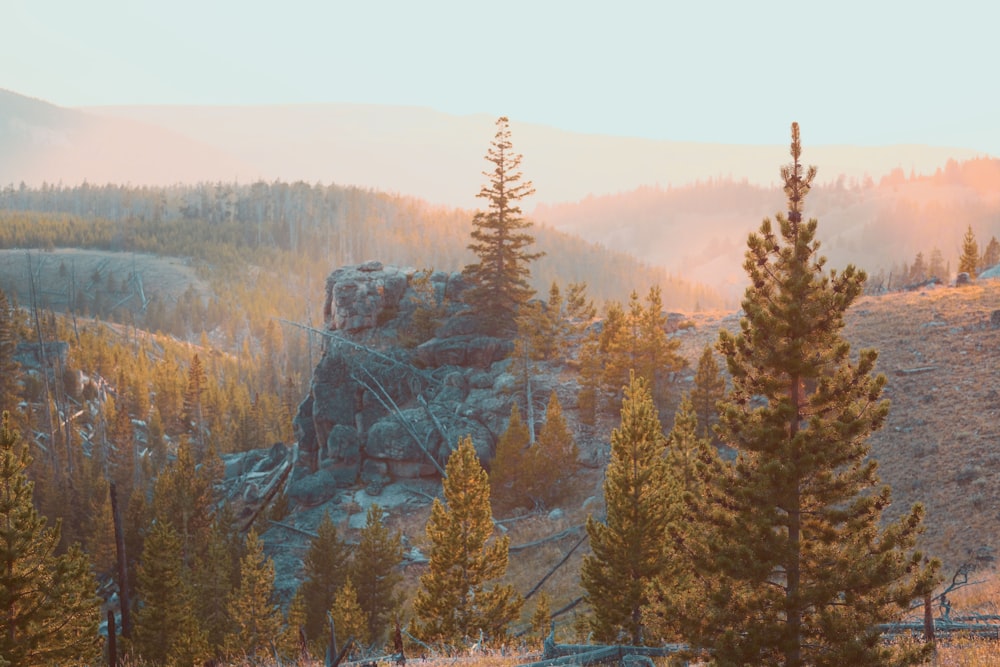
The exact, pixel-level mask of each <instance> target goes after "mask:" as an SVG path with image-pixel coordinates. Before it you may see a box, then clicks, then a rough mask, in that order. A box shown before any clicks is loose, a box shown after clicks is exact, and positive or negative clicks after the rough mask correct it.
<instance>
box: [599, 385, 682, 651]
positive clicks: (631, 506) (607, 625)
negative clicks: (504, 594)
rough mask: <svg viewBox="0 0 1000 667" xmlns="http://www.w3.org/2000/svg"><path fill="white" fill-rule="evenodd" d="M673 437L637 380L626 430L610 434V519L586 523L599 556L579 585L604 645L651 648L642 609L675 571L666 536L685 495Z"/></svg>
mask: <svg viewBox="0 0 1000 667" xmlns="http://www.w3.org/2000/svg"><path fill="white" fill-rule="evenodd" d="M666 465H667V464H666V437H665V436H664V435H663V429H662V428H661V426H660V420H659V417H658V416H657V410H656V406H655V405H654V404H653V398H652V396H651V395H650V392H649V389H648V387H647V384H646V381H645V379H643V378H642V377H640V376H639V375H637V374H636V373H632V376H631V379H630V381H629V384H628V386H626V388H625V397H624V398H623V399H622V408H621V424H620V426H619V427H618V428H616V429H615V430H614V431H612V433H611V462H610V463H608V468H607V472H606V473H605V479H604V501H605V504H606V506H607V517H606V518H605V520H604V521H598V520H596V519H594V517H593V516H591V517H589V518H588V519H587V533H588V535H589V536H590V548H591V550H592V551H593V554H592V555H588V556H586V557H584V559H583V565H582V568H581V571H580V579H581V583H582V585H583V588H584V590H585V591H586V600H587V603H588V604H589V605H590V608H591V610H592V614H593V617H592V620H591V627H592V629H593V632H594V637H595V639H597V640H598V641H604V642H613V641H616V640H617V639H618V637H619V635H624V636H625V637H627V638H628V641H630V642H631V643H633V644H640V643H642V642H643V641H644V638H645V633H644V627H643V610H644V608H645V607H647V606H648V605H649V603H650V585H651V584H652V582H653V580H654V579H655V578H656V577H658V576H659V575H660V574H662V573H663V572H664V571H665V570H666V568H667V567H668V566H669V561H668V559H667V551H666V549H665V548H664V547H665V543H666V540H667V535H668V533H667V529H668V525H669V523H670V521H671V520H672V519H673V518H675V516H676V515H678V514H679V512H680V505H679V500H680V498H679V494H678V489H677V487H676V486H675V485H672V484H670V477H669V475H668V473H667V468H666Z"/></svg>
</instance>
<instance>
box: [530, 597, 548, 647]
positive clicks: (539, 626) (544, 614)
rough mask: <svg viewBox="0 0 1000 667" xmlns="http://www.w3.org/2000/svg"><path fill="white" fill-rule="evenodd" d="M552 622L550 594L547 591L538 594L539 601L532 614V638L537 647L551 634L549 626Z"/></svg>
mask: <svg viewBox="0 0 1000 667" xmlns="http://www.w3.org/2000/svg"><path fill="white" fill-rule="evenodd" d="M551 622H552V609H551V607H550V604H549V596H548V595H547V594H546V593H545V592H542V593H539V594H538V602H536V603H535V611H534V612H533V613H532V614H531V635H532V636H531V639H532V643H533V644H534V645H535V647H536V648H541V646H542V642H543V641H544V640H545V637H546V636H547V635H548V634H549V627H550V624H551Z"/></svg>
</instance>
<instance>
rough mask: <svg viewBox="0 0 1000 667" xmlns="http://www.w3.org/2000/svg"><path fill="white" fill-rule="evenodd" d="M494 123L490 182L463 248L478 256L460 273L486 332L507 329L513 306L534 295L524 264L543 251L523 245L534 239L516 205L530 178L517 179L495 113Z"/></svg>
mask: <svg viewBox="0 0 1000 667" xmlns="http://www.w3.org/2000/svg"><path fill="white" fill-rule="evenodd" d="M496 125H497V131H496V135H495V136H494V138H493V142H492V143H491V144H490V148H489V150H488V151H487V153H486V160H487V161H488V162H490V163H492V164H493V168H492V171H487V172H483V175H484V176H486V177H487V178H489V179H490V182H489V184H488V185H484V186H483V187H482V189H481V190H480V191H479V194H478V195H476V196H477V197H481V198H483V199H485V200H487V202H488V206H487V210H486V211H479V212H477V213H476V215H475V217H474V218H473V219H472V227H473V229H472V242H471V243H470V244H469V250H471V251H472V252H473V253H475V255H476V257H477V258H478V261H477V262H476V263H473V264H469V265H467V266H466V267H465V269H464V271H463V274H464V275H465V277H466V278H467V279H469V281H470V282H471V283H472V287H471V288H470V289H469V290H467V292H466V294H465V301H466V303H468V304H469V306H470V307H471V308H472V310H473V312H474V313H475V314H476V315H477V316H478V317H479V319H480V321H481V323H482V324H483V325H484V327H485V329H486V330H487V331H490V332H494V333H498V334H506V333H511V332H512V331H513V327H514V318H515V316H516V315H517V311H518V308H519V307H520V306H521V305H522V304H524V303H527V302H528V301H529V300H530V299H531V297H532V295H533V294H534V290H533V289H532V288H531V287H530V285H529V278H530V276H531V270H530V269H529V267H528V265H529V264H530V263H531V262H532V261H534V260H536V259H538V258H539V257H541V256H542V254H543V253H539V252H530V251H529V250H528V248H529V247H530V246H531V245H532V244H533V243H534V241H535V239H534V237H533V236H532V235H531V234H530V233H529V232H528V231H527V230H528V229H530V228H531V226H532V223H531V222H530V221H528V220H526V219H525V218H524V217H523V214H522V211H521V207H520V204H519V202H520V201H521V200H522V199H524V198H525V197H528V196H529V195H531V194H533V193H534V192H535V189H534V187H533V186H532V184H531V181H522V178H523V175H522V174H521V172H520V170H519V169H520V166H521V159H522V156H521V155H520V154H519V153H515V152H514V149H513V144H512V143H511V133H510V125H509V121H508V120H507V118H506V117H500V118H498V119H497V122H496Z"/></svg>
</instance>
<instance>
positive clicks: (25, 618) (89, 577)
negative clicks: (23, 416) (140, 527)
mask: <svg viewBox="0 0 1000 667" xmlns="http://www.w3.org/2000/svg"><path fill="white" fill-rule="evenodd" d="M30 464H31V457H30V456H29V455H28V450H27V447H24V446H21V445H20V434H19V433H18V432H17V431H14V430H12V429H11V427H10V415H9V413H8V412H7V411H4V412H3V417H2V421H0V659H2V660H4V661H6V662H7V663H8V664H9V665H12V666H13V667H29V666H32V665H55V664H66V663H74V664H76V663H78V662H79V663H86V662H88V661H90V660H93V659H96V658H97V657H98V655H99V652H100V649H99V647H100V644H99V643H98V633H97V629H98V624H99V623H100V615H101V611H100V603H99V600H98V598H97V581H96V580H95V579H94V576H93V574H91V572H90V563H89V561H88V559H87V557H86V555H85V554H84V553H83V552H82V551H80V549H79V547H77V546H73V547H71V548H70V549H69V550H68V551H66V552H65V553H64V554H62V555H60V556H57V555H56V553H55V552H56V548H57V546H58V544H59V525H58V523H57V524H56V525H55V526H54V527H51V528H50V527H48V526H46V520H45V518H44V517H42V516H40V515H39V514H38V511H37V510H35V507H34V505H33V504H32V490H33V484H32V483H31V482H30V481H28V477H27V473H26V470H27V468H28V466H29V465H30Z"/></svg>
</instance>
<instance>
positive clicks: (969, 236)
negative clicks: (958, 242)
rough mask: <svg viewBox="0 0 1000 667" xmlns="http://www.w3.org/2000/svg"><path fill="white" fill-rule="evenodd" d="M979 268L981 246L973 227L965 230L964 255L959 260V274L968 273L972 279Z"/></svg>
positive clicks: (963, 240)
mask: <svg viewBox="0 0 1000 667" xmlns="http://www.w3.org/2000/svg"><path fill="white" fill-rule="evenodd" d="M978 267H979V244H978V243H977V242H976V235H975V234H973V233H972V225H969V226H968V228H967V229H966V230H965V236H964V237H962V255H961V256H960V257H959V258H958V272H959V273H968V274H969V277H970V278H975V277H976V276H977V275H978V273H977V269H978Z"/></svg>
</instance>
